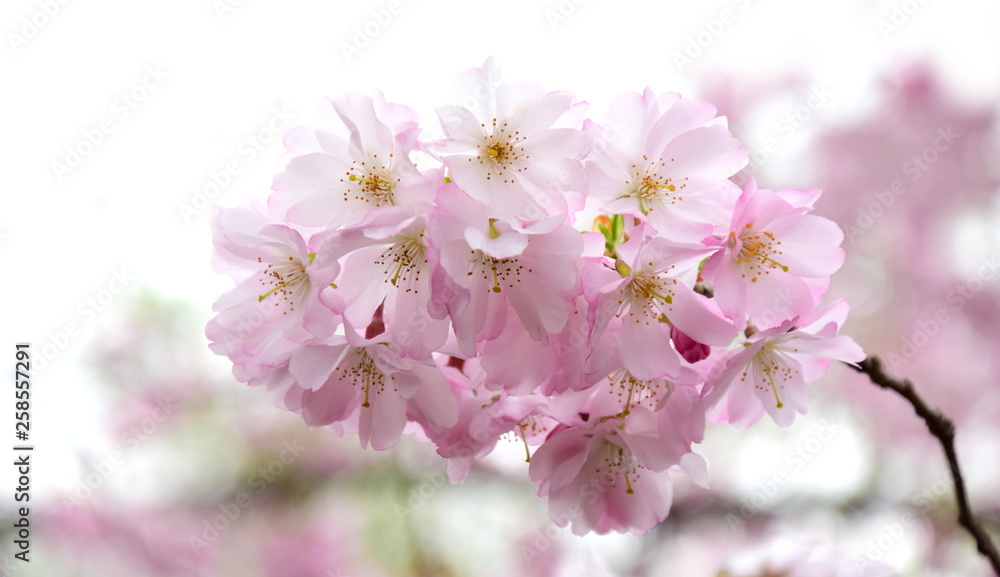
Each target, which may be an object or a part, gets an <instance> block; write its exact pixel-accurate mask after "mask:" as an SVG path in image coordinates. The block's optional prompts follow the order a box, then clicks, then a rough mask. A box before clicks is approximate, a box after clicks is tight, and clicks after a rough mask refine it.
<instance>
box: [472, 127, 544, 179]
mask: <svg viewBox="0 0 1000 577" xmlns="http://www.w3.org/2000/svg"><path fill="white" fill-rule="evenodd" d="M480 126H482V128H483V132H484V134H485V139H484V144H483V149H482V154H480V155H479V156H478V157H476V158H475V159H473V158H469V162H472V161H473V160H478V162H479V164H484V165H487V167H488V170H487V171H486V180H492V179H493V178H494V177H496V178H499V179H501V180H502V181H503V182H504V183H505V184H511V183H513V182H514V175H513V174H510V172H511V171H513V172H521V171H523V170H527V167H526V166H523V162H522V161H524V160H527V159H528V158H530V157H529V156H528V155H527V154H525V152H524V147H523V146H520V144H521V142H522V141H523V140H524V138H525V137H524V136H522V135H521V132H520V131H518V130H515V131H513V132H510V131H508V129H507V123H506V122H498V121H497V119H496V118H494V119H493V121H492V124H491V125H490V126H487V125H486V123H482V124H481V125H480Z"/></svg>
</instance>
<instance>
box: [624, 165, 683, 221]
mask: <svg viewBox="0 0 1000 577" xmlns="http://www.w3.org/2000/svg"><path fill="white" fill-rule="evenodd" d="M669 162H674V159H673V158H671V159H670V161H669ZM666 166H667V161H665V160H663V159H662V158H659V159H656V160H655V161H650V160H649V157H648V156H646V155H645V154H644V155H642V164H641V165H640V164H639V163H636V164H633V165H632V177H631V178H629V179H627V180H625V184H628V185H631V186H632V187H633V189H632V191H631V192H629V193H627V194H623V195H622V198H631V197H632V196H633V195H635V196H637V197H638V200H639V210H641V211H642V213H643V214H648V213H649V212H652V211H653V210H654V208H655V207H654V206H653V205H654V204H657V203H659V204H677V203H678V202H680V201H682V200H684V197H683V196H681V195H680V194H679V191H681V190H683V189H684V188H686V187H687V184H686V183H684V182H681V183H680V184H679V185H678V184H675V183H674V179H673V178H672V177H669V176H663V175H662V174H660V170H661V169H664V168H666ZM684 180H687V178H686V177H685V178H684Z"/></svg>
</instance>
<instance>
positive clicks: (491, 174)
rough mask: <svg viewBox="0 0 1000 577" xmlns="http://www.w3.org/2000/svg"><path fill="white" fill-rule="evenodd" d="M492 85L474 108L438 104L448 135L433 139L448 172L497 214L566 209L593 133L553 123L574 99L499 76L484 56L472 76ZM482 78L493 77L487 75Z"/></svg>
mask: <svg viewBox="0 0 1000 577" xmlns="http://www.w3.org/2000/svg"><path fill="white" fill-rule="evenodd" d="M477 75H478V76H480V77H482V78H483V80H482V81H481V82H478V83H477V84H480V85H482V86H487V87H491V88H490V89H489V90H488V91H487V92H486V94H485V95H484V97H483V98H478V99H477V100H478V106H476V108H477V111H476V112H473V111H472V110H469V109H468V108H466V107H462V106H442V107H439V108H438V109H437V113H438V117H439V118H440V120H441V126H442V127H443V129H444V132H445V135H446V136H447V138H446V140H445V141H443V142H441V143H435V144H433V145H432V149H433V150H435V151H437V152H438V153H439V154H441V155H442V157H441V158H442V161H443V162H444V165H445V166H446V167H447V168H448V172H449V174H450V176H451V178H452V179H453V180H454V181H455V183H456V184H458V186H460V187H461V188H462V189H463V190H465V191H467V192H468V193H469V194H470V195H471V196H472V197H474V198H475V199H477V200H479V201H480V202H483V203H486V204H489V205H490V206H491V207H492V209H493V210H494V211H495V213H496V215H497V216H499V217H501V218H510V217H513V216H519V217H526V218H529V219H532V220H538V219H540V218H543V217H545V216H549V215H556V214H560V213H565V212H566V210H567V201H566V197H565V194H566V193H568V192H570V191H576V190H580V189H581V188H582V187H583V185H584V182H585V176H584V170H583V165H582V164H581V162H580V161H581V160H582V159H583V158H584V157H585V156H586V155H587V153H588V152H589V151H590V147H591V142H590V138H589V137H588V136H587V135H585V134H584V133H583V132H581V131H580V130H578V129H575V128H569V127H567V128H553V127H552V126H553V124H555V123H556V122H557V121H558V120H559V118H560V117H561V116H563V114H565V113H566V112H567V111H568V110H569V109H570V107H571V106H572V104H573V95H572V94H570V93H568V92H549V93H546V92H544V91H543V90H542V88H541V87H540V86H537V85H535V84H531V83H526V82H524V83H515V84H504V83H500V84H499V85H498V86H495V88H493V87H492V86H493V85H494V84H496V81H497V80H498V75H499V73H498V72H497V71H496V70H495V64H494V63H493V62H492V60H488V61H487V62H486V64H484V66H483V68H482V69H479V70H478V71H473V72H472V73H471V74H470V76H473V77H475V76H477ZM487 79H493V80H492V81H488V80H487Z"/></svg>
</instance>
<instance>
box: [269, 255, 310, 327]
mask: <svg viewBox="0 0 1000 577" xmlns="http://www.w3.org/2000/svg"><path fill="white" fill-rule="evenodd" d="M257 262H259V263H263V262H264V259H263V258H261V257H258V258H257ZM260 284H261V285H262V286H263V287H264V288H265V289H269V290H267V291H266V292H265V293H264V294H262V295H260V296H259V297H257V302H261V301H263V300H264V299H266V298H268V297H270V296H272V295H277V296H276V297H275V299H274V301H275V302H274V306H276V307H277V306H281V304H282V303H285V304H287V305H288V308H287V310H284V311H282V314H286V315H287V314H288V311H294V310H295V302H296V301H298V300H301V297H302V296H303V293H305V292H307V291H308V290H309V275H308V274H307V273H306V269H305V266H303V264H302V261H300V260H298V259H297V258H295V257H291V256H290V257H288V260H287V261H286V260H283V259H281V260H275V261H274V262H270V263H268V265H267V267H265V268H264V271H263V272H262V273H261V279H260Z"/></svg>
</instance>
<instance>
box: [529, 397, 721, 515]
mask: <svg viewBox="0 0 1000 577" xmlns="http://www.w3.org/2000/svg"><path fill="white" fill-rule="evenodd" d="M683 391H687V392H683ZM700 405H701V400H700V398H699V395H698V393H697V391H695V390H693V389H684V388H682V389H678V394H677V395H676V396H671V398H670V399H666V400H665V406H671V407H672V409H676V410H670V411H668V410H661V411H659V412H657V413H654V412H653V411H651V410H650V409H648V408H646V407H644V406H638V407H635V408H633V410H632V411H631V412H630V414H629V415H628V416H627V417H626V418H624V419H619V418H616V417H605V418H597V414H592V415H591V416H590V419H589V420H590V421H591V422H593V423H595V424H594V425H593V426H592V427H564V428H561V429H559V430H556V431H554V432H553V433H552V435H551V436H550V437H549V438H548V439H547V440H546V441H545V443H544V444H542V446H541V447H539V448H538V449H537V450H536V451H535V454H534V455H532V458H531V465H530V467H529V476H530V477H531V480H532V481H534V482H536V483H538V495H539V496H540V497H547V498H548V501H549V513H550V516H551V517H552V520H553V521H554V522H555V523H556V524H557V525H560V526H566V525H567V524H570V525H571V526H572V530H573V533H575V534H577V535H583V534H586V533H587V532H589V531H594V532H597V533H608V532H611V531H618V532H631V533H634V534H637V535H642V534H645V533H646V532H647V531H649V530H650V529H652V528H653V527H654V526H656V524H657V523H659V522H660V521H662V520H663V519H664V518H666V516H667V514H668V513H669V511H670V504H671V501H672V495H673V483H672V481H671V479H670V473H669V471H668V469H669V468H671V467H673V466H680V467H682V468H684V469H685V470H688V471H690V474H692V475H693V477H694V478H696V479H697V480H699V481H701V482H707V472H706V470H705V468H704V460H703V459H701V458H700V457H698V456H697V455H694V454H693V453H691V443H692V442H698V441H700V440H701V437H702V434H703V432H704V428H705V414H704V410H703V409H701V408H700ZM678 432H681V434H680V435H677V433H678Z"/></svg>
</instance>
